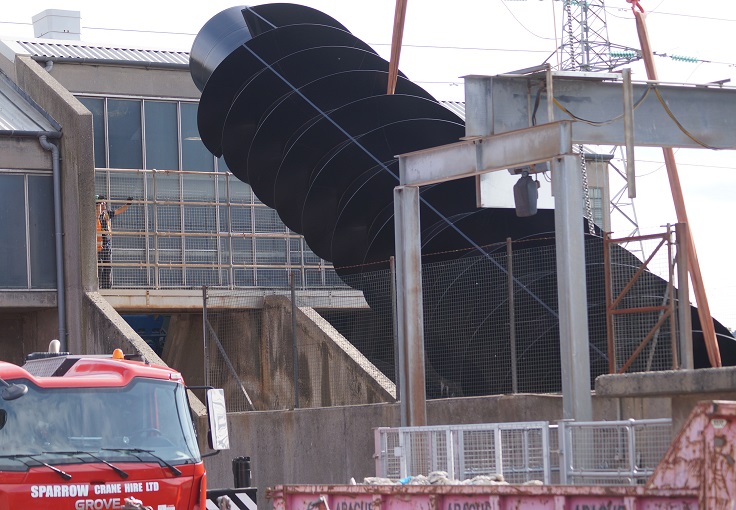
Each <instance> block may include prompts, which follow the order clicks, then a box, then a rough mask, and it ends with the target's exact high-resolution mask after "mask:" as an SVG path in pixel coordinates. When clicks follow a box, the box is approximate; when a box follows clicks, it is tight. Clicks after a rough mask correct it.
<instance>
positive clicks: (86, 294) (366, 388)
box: [0, 11, 733, 506]
mask: <svg viewBox="0 0 736 510" xmlns="http://www.w3.org/2000/svg"><path fill="white" fill-rule="evenodd" d="M55 17H57V19H55ZM34 21H36V23H37V24H38V30H39V32H43V30H44V28H43V25H44V24H48V25H49V26H52V27H54V29H53V30H50V31H47V32H46V33H44V34H43V35H42V34H40V33H38V35H39V37H37V38H34V39H31V38H28V39H23V40H20V39H13V40H0V71H2V75H0V91H2V94H1V95H0V101H2V104H1V105H0V106H2V108H0V121H1V122H2V125H1V126H0V127H1V128H2V129H0V210H2V211H3V221H2V222H0V246H2V247H1V248H0V254H2V255H3V259H4V260H5V261H7V262H6V264H7V265H6V270H5V271H3V272H2V274H0V358H2V359H4V360H8V361H11V362H15V363H21V362H22V360H23V358H24V356H25V355H26V354H27V353H29V352H32V351H38V350H45V349H46V346H47V344H48V341H49V339H51V338H55V337H57V336H58V337H59V338H60V339H61V340H62V341H63V343H64V345H65V348H66V349H67V350H69V351H71V352H80V353H106V352H110V351H112V349H113V348H116V347H121V346H122V347H123V348H124V349H125V350H127V351H138V352H140V353H142V354H143V355H144V356H146V358H147V359H149V360H151V361H153V362H162V363H167V364H170V365H171V366H173V367H174V368H176V369H178V370H180V371H181V372H182V373H184V375H185V377H186V380H187V381H188V382H189V383H190V384H202V383H208V382H212V380H208V375H207V373H206V372H207V370H203V367H204V366H205V361H204V359H205V358H206V357H207V354H206V352H205V351H204V350H203V346H202V338H203V337H205V338H207V337H209V336H210V335H211V334H213V332H216V334H221V333H223V331H224V325H223V323H224V322H225V319H221V320H220V319H214V320H213V321H212V328H211V331H209V330H208V329H207V325H208V324H209V323H208V322H207V321H208V319H207V318H203V312H204V311H205V310H204V309H205V308H207V305H208V303H209V304H212V305H213V309H217V308H220V309H225V310H226V312H225V313H226V314H227V321H230V322H234V323H238V324H239V325H240V329H239V330H238V335H240V336H239V337H238V342H239V343H238V345H237V346H233V345H229V346H228V345H225V347H226V348H227V349H231V348H232V349H235V350H236V352H237V353H238V354H237V355H236V356H233V360H234V363H235V365H236V369H235V371H236V372H237V373H238V374H239V376H240V377H242V380H243V381H242V382H243V384H245V386H246V387H247V388H248V393H249V394H250V397H251V399H252V401H251V405H252V407H251V408H250V409H255V410H258V411H271V412H263V413H251V414H248V413H233V414H232V417H231V422H230V425H231V427H232V428H233V431H232V432H231V434H232V435H233V437H234V438H235V439H234V441H233V443H234V451H233V455H232V456H235V455H241V454H246V455H250V456H251V458H252V459H253V463H254V474H255V477H254V478H255V481H256V483H257V484H258V486H259V488H262V489H265V487H266V486H269V485H272V484H275V483H297V482H298V483H333V482H336V481H340V482H345V481H347V480H346V479H344V478H347V477H349V476H358V477H360V476H369V475H371V474H372V473H371V468H372V465H371V462H372V459H371V454H372V452H373V440H372V436H371V429H372V428H373V427H377V426H380V425H382V424H385V425H396V424H398V421H399V415H398V412H399V411H398V405H397V404H396V403H395V399H396V393H397V392H396V386H395V384H394V382H395V381H394V382H392V381H391V380H388V379H390V378H386V377H384V376H383V374H385V373H393V368H394V367H393V366H389V367H388V368H386V367H383V366H382V367H380V368H381V370H377V369H376V365H377V364H378V363H377V362H376V361H375V360H371V359H368V357H367V356H363V355H362V354H361V353H360V352H356V351H354V350H351V346H350V345H348V344H349V342H344V343H341V340H345V338H344V337H343V334H342V333H343V331H337V330H336V329H335V328H332V327H331V326H330V325H329V324H328V323H327V321H325V320H324V319H323V317H324V316H328V317H329V316H332V317H336V316H337V317H339V316H340V314H341V313H343V310H358V311H360V310H366V309H367V308H368V307H367V304H366V301H365V298H364V294H363V293H362V292H360V291H357V290H355V288H353V287H349V286H347V285H345V283H344V282H343V281H342V280H341V279H340V278H338V276H337V274H336V272H335V270H334V269H333V267H332V265H331V264H330V263H328V262H325V261H324V260H322V259H320V258H319V257H318V256H316V255H315V254H314V253H313V252H312V251H311V250H310V249H309V247H308V246H307V244H306V243H305V241H304V238H303V237H302V236H301V235H299V234H296V233H295V232H293V231H291V230H289V229H288V228H287V227H286V226H285V225H284V223H283V222H282V221H281V220H280V219H279V217H278V215H277V214H276V212H275V211H274V210H273V209H271V208H270V207H267V206H265V205H264V204H263V203H262V202H261V201H259V200H258V198H257V197H256V196H255V195H254V194H253V193H252V191H251V189H250V187H249V186H248V185H247V184H245V183H243V182H242V181H240V180H239V179H236V178H235V177H234V176H233V175H232V173H230V172H229V171H228V168H227V165H226V163H225V161H224V159H223V158H216V157H214V156H213V155H212V154H211V153H210V152H208V151H207V150H206V148H205V147H204V145H203V143H202V140H201V139H200V135H199V132H198V130H197V104H198V101H199V98H200V91H199V90H198V89H197V87H195V85H194V83H193V82H192V78H191V76H190V69H189V55H188V54H187V53H184V52H172V51H162V50H152V49H146V48H111V47H104V46H101V45H90V44H85V43H83V42H81V41H80V40H79V39H78V36H79V34H80V29H79V17H78V13H77V14H76V15H75V14H74V13H71V15H70V13H69V12H68V11H47V12H46V13H44V15H43V16H40V17H39V18H38V19H37V20H34ZM58 23H61V24H62V25H61V26H62V28H61V29H59V28H58V27H59V25H58ZM65 23H70V25H65ZM591 195H592V197H593V200H594V201H595V200H598V204H597V205H598V206H597V207H595V212H596V214H595V215H594V216H595V217H596V219H597V221H599V222H601V223H603V222H605V221H606V220H605V216H606V214H607V207H603V205H605V204H606V203H607V198H606V197H607V196H606V190H605V184H602V178H601V177H600V175H598V174H596V175H595V177H594V178H591ZM100 200H103V201H104V202H105V204H106V206H107V207H109V209H110V210H112V211H115V210H116V209H121V210H122V208H123V207H125V206H127V209H125V211H124V212H121V213H120V214H119V216H118V217H115V216H113V217H112V218H111V220H110V221H111V224H112V229H113V230H112V238H113V245H112V254H111V255H112V258H111V261H110V263H109V269H110V274H111V281H110V286H109V288H101V286H100V285H99V278H98V275H99V274H100V273H99V270H100V268H99V267H98V266H99V264H98V257H97V255H96V245H97V231H96V229H95V224H96V217H95V216H96V213H95V205H96V203H97V202H99V201H100ZM52 220H53V221H52ZM103 267H105V268H106V267H108V266H107V263H106V262H104V263H103ZM548 276H549V275H548ZM290 286H291V289H290V288H289V287H290ZM236 289H237V290H239V291H243V290H247V300H246V301H243V300H232V301H228V299H227V296H228V295H229V294H228V293H229V292H231V291H234V290H236ZM290 290H293V292H294V294H293V295H295V296H296V297H297V299H298V301H299V310H298V311H297V310H296V309H295V307H294V303H293V302H291V301H290V300H289V299H287V298H288V297H289V296H288V294H289V292H290ZM218 292H221V294H217V293H218ZM208 293H209V294H208ZM210 299H211V300H210ZM218 300H219V301H218ZM244 302H245V303H246V304H245V305H244ZM388 306H389V307H390V303H389V304H388ZM314 309H320V311H322V312H323V315H322V316H320V315H319V314H315V313H314ZM210 313H214V310H210ZM141 316H147V317H152V318H153V320H159V317H162V316H165V317H166V321H165V323H164V322H157V323H156V324H158V326H157V327H159V328H162V329H165V330H166V344H165V345H163V346H158V347H160V349H158V348H157V345H156V344H155V342H154V341H151V339H152V338H155V337H156V336H157V335H156V332H153V333H151V335H149V338H144V337H146V335H145V334H141V333H142V331H141V329H142V328H145V327H146V326H140V323H136V322H135V321H136V317H137V318H140V317H141ZM126 318H127V320H126ZM363 319H364V320H367V319H365V317H364V318H363ZM218 320H220V321H221V323H220V324H216V322H217V321H218ZM530 322H531V321H530ZM136 324H138V326H139V327H138V331H137V330H136ZM149 324H150V323H149ZM543 327H544V328H548V327H549V325H548V324H544V325H543ZM295 330H298V331H299V332H300V334H301V335H303V337H302V338H309V340H310V342H312V344H313V345H314V346H315V347H314V353H315V354H314V355H313V356H312V355H311V354H308V353H307V352H306V351H303V352H300V353H299V355H298V356H297V355H295V357H299V360H300V361H299V363H298V365H299V368H301V367H302V366H306V367H308V368H309V370H308V373H307V374H306V375H305V374H304V373H302V374H301V375H293V374H292V373H289V371H290V370H291V368H293V364H291V363H290V360H291V359H293V358H292V357H291V356H292V352H291V350H292V345H291V343H290V342H289V340H290V338H291V336H292V335H293V334H294V331H295ZM158 333H161V331H159V332H158ZM216 334H215V336H217V335H216ZM388 334H389V335H390V331H389V332H388ZM241 338H242V339H244V340H242V342H241V341H240V339H241ZM146 340H148V342H146ZM217 341H218V342H219V340H217ZM223 343H225V341H223ZM210 349H212V347H211V346H210ZM294 349H295V350H294V354H296V347H295V348H294ZM207 352H209V351H207ZM435 355H436V356H437V357H440V358H441V357H442V353H439V354H437V353H435ZM473 355H474V354H473V353H470V355H469V357H472V356H473ZM310 356H311V357H310ZM494 356H495V354H494ZM504 356H505V354H504ZM302 358H303V359H304V360H305V361H304V362H302ZM499 359H500V355H499ZM505 359H506V358H503V360H505ZM385 360H391V361H393V352H391V355H390V356H387V357H386V358H385ZM503 362H504V363H505V361H503ZM541 365H544V360H543V362H542V363H540V366H541ZM481 368H482V367H481ZM543 368H544V369H549V370H555V369H556V368H557V366H556V365H552V366H551V367H550V366H545V367H543ZM479 370H480V369H479ZM646 375H650V374H646ZM711 375H713V376H714V377H716V378H717V379H718V381H716V382H713V381H711V380H708V381H709V382H706V383H705V386H703V384H701V383H700V382H692V381H691V382H690V383H688V382H684V383H682V382H673V381H668V382H667V383H666V384H663V385H662V386H657V385H656V383H652V385H651V386H647V390H646V393H644V394H641V395H638V394H636V392H635V391H633V390H632V389H631V388H629V389H626V390H622V389H621V387H620V386H616V385H615V384H612V385H611V386H608V387H607V388H608V389H607V391H608V395H609V396H599V397H597V398H596V399H594V409H593V412H594V415H595V416H596V417H597V418H599V419H603V418H606V419H614V418H616V417H622V416H625V417H642V418H643V417H663V416H672V415H673V414H674V415H677V413H680V414H682V413H683V412H684V411H682V410H681V409H683V408H684V407H686V406H687V405H690V404H691V403H692V401H693V400H695V399H697V398H699V397H700V396H702V395H704V394H708V395H712V394H717V395H719V396H730V395H732V388H733V386H732V385H731V386H729V384H730V383H729V381H730V380H731V379H730V378H731V377H733V375H732V373H731V371H730V369H729V370H727V371H722V372H718V373H717V374H711ZM213 377H214V376H213ZM220 377H222V378H223V379H225V380H227V379H230V383H229V384H231V386H237V385H236V384H233V383H232V379H233V378H232V377H230V376H228V374H227V372H226V373H225V374H224V376H223V375H220ZM432 377H435V379H434V382H433V384H435V385H436V387H437V388H441V390H439V391H438V393H437V395H436V396H441V397H447V396H459V395H458V394H450V391H446V389H447V388H448V386H447V382H448V381H446V380H445V379H443V377H442V376H440V375H436V373H435V372H430V373H428V379H431V378H432ZM703 377H706V376H703ZM302 379H304V381H307V382H305V387H307V388H308V390H305V391H304V394H303V395H302V394H301V393H300V391H301V390H297V391H296V392H295V393H297V394H299V395H300V396H301V397H303V398H302V400H301V407H311V408H320V409H297V410H294V409H293V408H295V407H300V406H299V405H294V404H293V402H292V401H291V400H290V399H291V398H293V396H294V395H293V394H292V393H291V387H292V386H294V385H296V381H298V382H300V383H301V382H302ZM345 381H349V384H344V382H345ZM240 382H241V381H238V383H240ZM691 383H692V385H693V386H695V387H697V388H699V389H697V391H694V392H693V393H694V395H688V396H687V398H684V400H683V402H684V403H677V402H674V403H673V402H672V401H671V400H670V398H671V395H672V393H683V394H686V393H688V392H690V391H691V389H690V388H689V387H688V384H691ZM223 384H224V383H223ZM346 388H347V390H346ZM703 388H706V389H705V390H704V389H703ZM338 389H340V390H341V391H343V390H345V391H346V393H345V394H338ZM629 392H630V393H629ZM498 393H510V392H506V391H499V392H498ZM530 393H531V392H530ZM228 395H229V396H232V395H238V396H239V397H241V396H242V395H240V393H239V390H238V388H237V387H234V388H233V387H229V388H228ZM479 395H480V394H479ZM486 395H487V393H485V394H483V396H473V397H466V398H456V399H447V400H438V401H434V402H429V403H428V409H427V413H428V419H429V421H430V422H432V423H479V422H484V421H523V420H531V419H546V420H555V419H559V418H561V416H562V413H561V399H560V397H559V395H557V394H554V395H539V394H536V395H526V396H521V395H519V396H510V395H494V396H486ZM347 404H352V406H351V407H337V406H343V405H347ZM363 404H373V405H363ZM233 410H234V411H246V410H249V409H248V407H247V406H246V407H243V408H237V409H233ZM336 431H340V432H339V433H337V432H336ZM305 438H308V439H305ZM305 444H306V445H309V446H308V447H304V445H305ZM297 450H299V451H300V452H302V454H300V455H299V456H296V455H294V452H295V451H297ZM345 452H352V453H349V454H346V453H345ZM322 458H329V459H334V463H331V464H330V465H329V466H326V467H325V469H324V471H320V470H314V469H313V465H314V464H315V462H316V460H317V459H322ZM208 462H209V464H208V469H209V471H210V475H209V476H210V478H209V479H210V482H211V483H213V484H214V485H215V486H217V485H220V486H227V484H228V481H229V479H230V477H229V474H228V471H229V459H228V458H217V457H215V458H213V459H210V460H208ZM340 477H343V478H340ZM259 506H260V503H259Z"/></svg>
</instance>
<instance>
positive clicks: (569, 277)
mask: <svg viewBox="0 0 736 510" xmlns="http://www.w3.org/2000/svg"><path fill="white" fill-rule="evenodd" d="M579 162H580V160H579V156H577V155H566V156H560V157H558V158H555V159H553V160H552V184H553V186H554V190H555V232H556V235H555V249H556V253H557V257H556V258H557V306H558V310H559V317H560V356H561V360H560V361H561V368H562V410H563V418H565V419H569V418H572V419H575V420H578V421H591V420H592V419H593V408H592V398H591V394H590V353H589V351H588V298H587V295H586V292H585V289H586V284H585V245H584V237H583V216H582V214H581V211H582V210H583V194H582V193H581V190H582V188H583V180H582V175H581V173H580V169H579Z"/></svg>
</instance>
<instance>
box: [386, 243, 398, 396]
mask: <svg viewBox="0 0 736 510" xmlns="http://www.w3.org/2000/svg"><path fill="white" fill-rule="evenodd" d="M388 267H389V271H390V272H391V276H390V277H391V333H392V334H393V341H394V391H395V392H396V393H395V395H394V398H396V402H398V401H399V396H400V393H399V392H400V391H401V384H400V381H399V373H400V372H401V367H400V365H399V361H400V360H401V357H400V356H399V326H398V322H397V321H398V319H397V315H396V314H397V312H396V306H397V304H396V257H389V259H388Z"/></svg>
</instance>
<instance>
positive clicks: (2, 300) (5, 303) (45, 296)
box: [0, 289, 56, 311]
mask: <svg viewBox="0 0 736 510" xmlns="http://www.w3.org/2000/svg"><path fill="white" fill-rule="evenodd" d="M0 308H16V309H20V310H39V309H42V308H56V291H55V290H25V289H23V290H10V291H0ZM15 311H18V310H15Z"/></svg>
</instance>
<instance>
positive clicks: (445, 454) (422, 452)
mask: <svg viewBox="0 0 736 510" xmlns="http://www.w3.org/2000/svg"><path fill="white" fill-rule="evenodd" d="M374 433H375V454H374V457H375V459H376V476H378V477H382V478H389V479H392V480H400V479H402V478H405V477H407V476H417V475H424V476H427V475H429V473H431V472H433V471H444V472H446V473H447V478H448V479H450V480H458V481H462V480H468V479H470V478H473V477H475V476H479V475H497V474H502V475H503V479H504V480H505V481H507V482H509V483H525V482H529V481H532V480H539V481H541V482H543V483H545V484H553V483H559V484H568V485H638V484H642V483H644V482H645V481H646V479H647V478H649V477H650V476H651V475H652V473H653V472H654V469H655V467H656V466H657V464H658V463H659V461H660V460H661V458H662V457H663V456H664V454H665V452H666V451H667V448H668V447H669V444H670V441H671V437H672V420H670V419H650V420H625V421H600V422H573V421H560V422H559V424H557V425H555V424H552V425H550V424H549V422H544V421H540V422H516V423H494V424H477V425H443V426H428V427H380V428H377V429H375V431H374Z"/></svg>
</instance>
